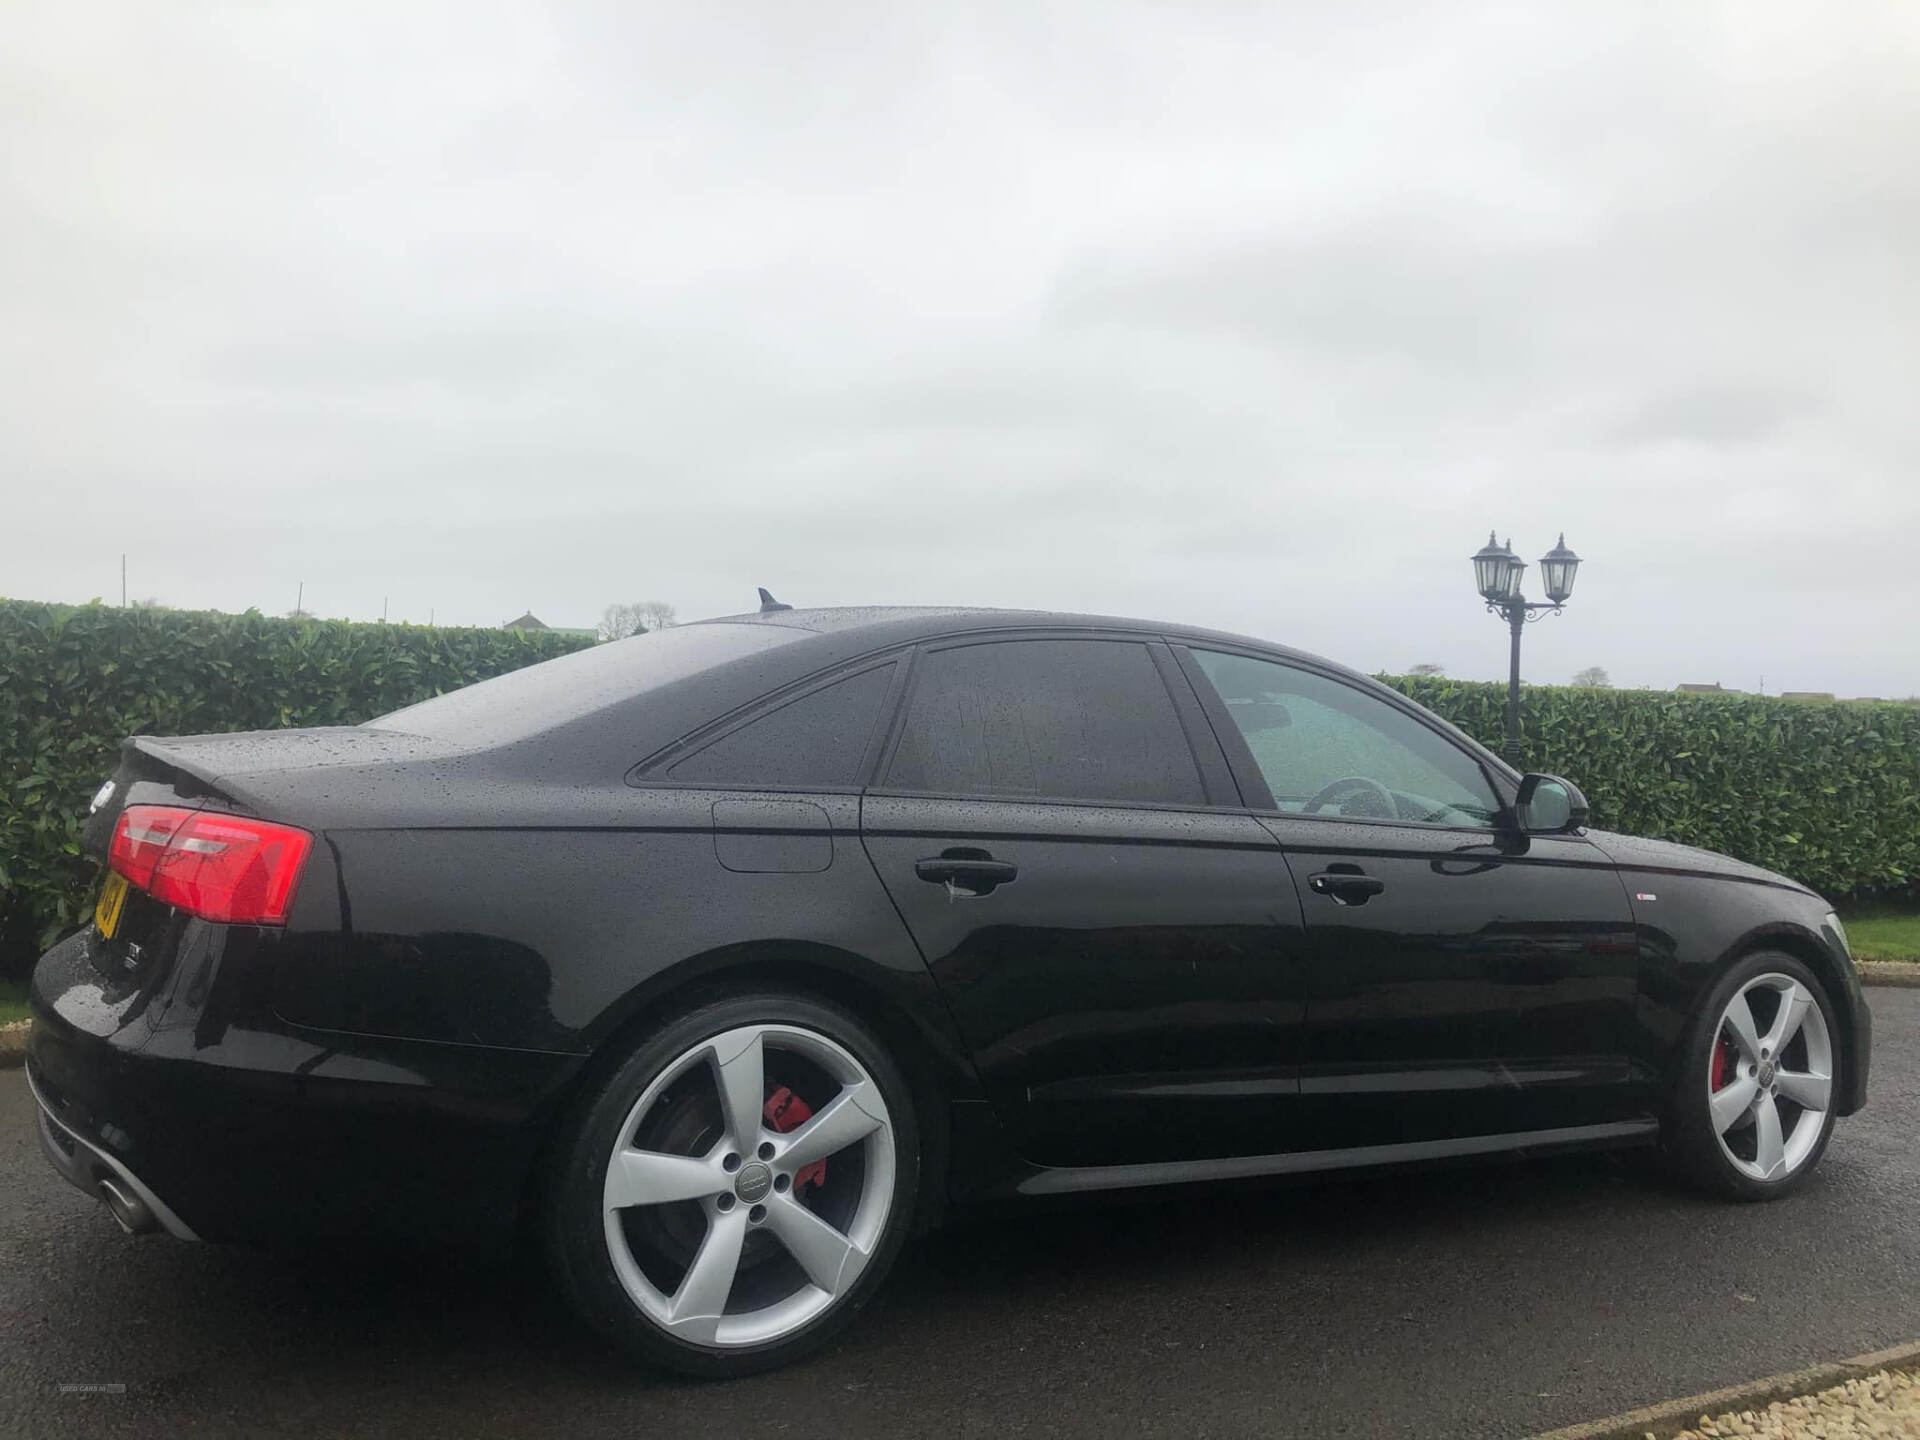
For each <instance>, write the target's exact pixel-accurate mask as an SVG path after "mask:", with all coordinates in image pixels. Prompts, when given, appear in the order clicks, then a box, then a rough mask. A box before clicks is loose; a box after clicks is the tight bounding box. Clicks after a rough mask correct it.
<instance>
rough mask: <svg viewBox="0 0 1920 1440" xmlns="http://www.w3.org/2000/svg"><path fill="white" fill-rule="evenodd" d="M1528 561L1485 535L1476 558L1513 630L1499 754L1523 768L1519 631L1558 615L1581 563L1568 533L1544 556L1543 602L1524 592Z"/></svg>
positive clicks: (1490, 599) (1492, 607) (1478, 576)
mask: <svg viewBox="0 0 1920 1440" xmlns="http://www.w3.org/2000/svg"><path fill="white" fill-rule="evenodd" d="M1526 568H1527V562H1526V561H1524V560H1522V559H1521V558H1520V557H1519V556H1518V555H1515V554H1514V553H1513V542H1512V541H1508V542H1507V543H1506V544H1504V545H1502V544H1500V543H1499V542H1498V541H1496V540H1495V539H1494V538H1493V535H1492V533H1491V532H1489V533H1488V535H1487V543H1486V545H1485V546H1484V547H1482V548H1481V550H1480V551H1479V552H1478V553H1477V554H1476V555H1474V557H1473V583H1474V586H1475V588H1477V589H1478V590H1479V591H1480V598H1481V599H1483V600H1485V601H1486V602H1487V609H1488V610H1489V611H1491V612H1492V613H1493V614H1495V615H1502V616H1505V617H1506V621H1507V624H1508V626H1509V627H1511V629H1512V631H1513V660H1512V665H1511V667H1510V669H1509V670H1508V673H1507V742H1506V744H1505V745H1504V746H1502V747H1501V754H1502V755H1504V756H1505V757H1506V760H1507V763H1508V764H1509V765H1512V766H1513V767H1514V768H1516V769H1518V768H1520V631H1521V628H1522V627H1523V626H1525V625H1526V623H1527V622H1528V621H1529V620H1538V619H1539V618H1540V617H1541V616H1542V615H1558V614H1559V613H1560V607H1561V606H1563V605H1565V604H1566V603H1567V597H1568V596H1569V595H1571V594H1572V593H1573V575H1574V572H1575V571H1576V570H1578V569H1579V568H1580V557H1579V556H1578V555H1576V554H1574V553H1573V551H1571V550H1569V549H1568V548H1567V537H1566V536H1565V535H1562V536H1561V537H1560V543H1559V544H1558V545H1555V546H1554V547H1553V549H1551V550H1549V551H1548V552H1547V553H1546V554H1544V555H1542V556H1541V557H1540V583H1541V585H1542V587H1544V588H1545V590H1546V592H1547V598H1546V599H1545V600H1543V601H1536V600H1529V599H1527V598H1526V596H1524V595H1522V594H1521V593H1520V575H1521V572H1522V571H1523V570H1525V569H1526Z"/></svg>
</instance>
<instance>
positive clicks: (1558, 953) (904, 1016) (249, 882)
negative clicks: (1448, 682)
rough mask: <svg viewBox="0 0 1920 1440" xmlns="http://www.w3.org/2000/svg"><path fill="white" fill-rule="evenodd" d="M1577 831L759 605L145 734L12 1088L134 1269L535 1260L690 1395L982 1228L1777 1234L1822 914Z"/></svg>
mask: <svg viewBox="0 0 1920 1440" xmlns="http://www.w3.org/2000/svg"><path fill="white" fill-rule="evenodd" d="M1586 822H1587V810H1586V803H1585V801H1584V800H1583V799H1582V797H1581V795H1580V792H1579V791H1578V790H1577V789H1576V788H1575V787H1574V785H1573V784H1572V783H1570V782H1569V781H1567V780H1564V779H1560V778H1557V777H1552V776H1543V775H1520V774H1517V773H1515V772H1514V771H1512V770H1511V769H1509V768H1508V767H1507V766H1506V765H1504V764H1503V763H1502V762H1501V761H1500V760H1499V759H1497V758H1496V757H1495V756H1494V755H1492V754H1490V753H1489V752H1488V751H1487V750H1485V749H1483V748H1482V747H1480V746H1479V745H1477V744H1475V743H1474V742H1473V741H1472V740H1470V739H1468V738H1467V737H1466V736H1465V735H1463V734H1461V733H1460V732H1458V731H1457V730H1454V729H1453V728H1451V727H1450V726H1448V725H1446V724H1445V723H1443V722H1442V721H1440V720H1438V719H1436V718H1435V717H1434V716H1432V715H1430V714H1428V713H1427V712H1426V711H1424V710H1422V709H1421V708H1420V707H1418V706H1417V705H1414V704H1412V703H1411V702H1409V701H1408V700H1406V699H1405V698H1403V697H1402V696H1400V695H1398V694H1395V693H1394V692H1392V691H1391V690H1388V689H1386V688H1385V687H1383V686H1381V685H1379V684H1376V683H1374V682H1373V681H1371V680H1368V679H1365V678H1364V677H1362V676H1360V675H1357V674H1354V673H1352V672H1350V671H1348V670H1345V669H1342V668H1340V667H1338V666H1335V665H1330V664H1328V663H1327V662H1325V661H1322V660H1316V659H1313V658H1312V657H1310V656H1306V655H1301V654H1298V653H1295V652H1293V651H1291V650H1285V649H1281V648H1279V647H1276V646H1273V645H1269V644H1265V643H1262V642H1259V641H1255V640H1248V639H1244V638H1241V637H1239V636H1234V635H1226V634H1219V633H1214V632H1209V631H1202V630H1194V629H1189V628H1184V627H1180V626H1174V625H1156V624H1147V623H1141V622H1137V621H1129V620H1113V619H1100V618H1088V617H1084V616H1071V615H1053V614H1039V613H1026V612H1010V611H992V610H897V609H875V610H860V609H851V610H817V611H805V610H789V609H785V608H778V609H774V608H768V609H766V610H764V611H763V613H760V614H751V615H742V616H737V617H733V618H729V619H723V620H713V621H705V622H702V623H699V624H693V625H687V626H683V627H680V628H676V629H668V630H664V631H660V632H657V633H654V634H649V635H644V636H639V637H636V638H634V639H630V640H622V641H618V642H615V643H612V644H606V645H601V646H598V647H596V648H594V649H591V650H587V651H584V652H582V653H579V654H575V655H570V656H568V657H566V658H564V659H560V660H554V661H551V662H549V663H547V664H544V665H538V666H534V667H533V668H531V669H527V670H523V671H520V672H518V673H516V674H512V675H508V676H504V677H502V678H500V679H497V680H491V681H488V682H486V683H485V684H481V685H475V686H472V687H471V688H469V689H465V690H460V691H456V692H454V693H451V694H447V695H442V696H439V697H438V698H436V699H432V700H429V701H426V702H425V703H424V704H420V705H415V706H413V707H412V708H410V709H406V710H401V711H398V712H396V713H394V714H391V715H387V716H385V717H383V718H381V719H378V720H375V721H372V722H371V723H369V724H366V725H362V726H358V727H353V728H338V729H320V730H281V731H263V732H255V733H249V734H235V735H200V736H189V737H185V738H179V739H159V738H155V737H153V736H145V735H142V736H136V737H134V738H133V739H131V740H129V741H127V742H126V745H125V749H124V757H123V759H122V762H121V764H120V768H119V770H118V772H117V773H116V774H115V775H114V776H113V777H112V779H111V781H110V782H109V783H108V784H107V785H105V786H103V787H102V789H101V791H100V793H99V795H98V796H97V797H96V800H95V810H94V813H93V815H92V817H91V819H90V820H89V821H88V824H87V830H86V842H87V844H88V846H89V847H90V848H91V849H92V850H93V851H94V852H95V853H97V854H98V855H99V856H100V857H101V858H102V859H103V861H104V881H103V884H102V887H101V890H100V895H99V902H98V906H97V908H96V910H95V912H94V917H93V923H92V924H91V925H90V926H89V927H88V928H87V929H86V930H84V931H82V932H81V933H79V934H76V935H73V936H71V937H70V938H68V939H67V940H65V941H63V942H62V943H61V944H59V945H58V946H56V947H55V948H54V949H53V950H51V951H49V952H48V953H47V955H46V956H44V957H43V958H42V959H41V961H40V963H39V966H38V969H37V971H36V973H35V976H34V982H33V993H32V1004H33V1008H34V1014H35V1023H34V1027H33V1032H32V1036H31V1039H30V1042H29V1052H28V1061H27V1064H28V1077H29V1079H30V1081H31V1083H32V1087H33V1092H34V1095H35V1096H36V1098H37V1101H38V1125H39V1130H40V1136H41V1140H42V1142H43V1144H44V1147H45V1150H46V1153H47V1155H48V1158H49V1159H50V1160H51V1161H52V1163H53V1164H54V1165H55V1166H56V1167H57V1168H58V1169H59V1170H60V1171H61V1173H62V1174H64V1175H65V1176H67V1177H68V1178H69V1179H71V1180H72V1181H73V1182H74V1183H76V1184H78V1185H80V1186H82V1187H83V1188H85V1189H86V1190H88V1191H89V1192H93V1193H97V1194H99V1195H100V1196H101V1197H102V1198H103V1199H104V1200H105V1201H106V1203H107V1205H108V1206H109V1208H110V1209H111V1210H112V1212H113V1214H114V1215H115V1216H116V1217H117V1218H118V1219H119V1221H120V1223H121V1224H122V1225H123V1226H125V1227H126V1228H127V1229H129V1230H134V1231H141V1230H155V1229H158V1230H165V1231H167V1232H169V1233H171V1234H173V1235H176V1236H179V1237H181V1238H184V1239H193V1238H201V1239H207V1240H215V1239H245V1238H262V1237H274V1238H278V1237H284V1236H288V1235H302V1234H305V1235H314V1234H321V1233H327V1234H332V1235H335V1236H339V1235H366V1234H371V1233H374V1232H378V1231H386V1232H393V1231H396V1230H398V1231H401V1232H407V1233H417V1234H422V1235H430V1236H433V1237H447V1236H457V1237H463V1238H470V1239H474V1240H480V1239H484V1238H487V1237H510V1236H514V1235H517V1234H523V1235H525V1236H526V1238H528V1239H529V1240H532V1241H535V1242H537V1244H538V1245H539V1246H541V1247H542V1248H543V1250H544V1253H545V1255H546V1256H547V1258H548V1261H549V1264H550V1268H551V1270H552V1273H553V1275H554V1277H555V1280H556V1282H557V1284H558V1286H559V1287H560V1289H561V1290H562V1291H563V1292H564V1294H565V1295H566V1296H567V1297H568V1299H569V1300H570V1302H571V1303H572V1304H573V1305H574V1306H575V1307H576V1308H577V1309H578V1310H579V1312H580V1313H581V1314H582V1315H584V1316H585V1317H586V1318H587V1319H588V1320H590V1321H591V1322H592V1323H593V1324H595V1325H597V1326H598V1327H599V1328H600V1329H601V1330H603V1331H604V1332H606V1333H607V1334H608V1335H609V1336H611V1337H613V1339H614V1340H616V1341H617V1342H619V1343H621V1344H623V1345H625V1346H627V1347H629V1348H630V1349H631V1350H632V1351H633V1352H635V1353H636V1354H638V1355H640V1356H642V1357H644V1358H646V1359H648V1360H650V1361H654V1362H658V1363H661V1364H664V1365H667V1366H672V1367H676V1368H678V1369H681V1370H684V1371H689V1372H693V1373H697V1374H703V1375H733V1374H740V1373H743V1372H746V1371H749V1370H753V1369H758V1368H761V1367H765V1366H769V1365H773V1364H777V1363H779V1362H781V1361H784V1360H787V1359H790V1358H792V1357H794V1356H796V1355H798V1354H800V1353H802V1352H804V1351H806V1350H808V1349H810V1348H811V1347H814V1346H817V1345H819V1344H821V1343H822V1342H823V1341H825V1340H826V1339H827V1338H828V1337H829V1336H831V1335H833V1334H834V1333H835V1332H836V1331H838V1330H839V1329H840V1328H841V1327H843V1326H844V1325H846V1324H847V1322H848V1321H849V1320H850V1319H851V1318H852V1317H853V1315H854V1314H855V1312H856V1311H858V1310H859V1308H860V1306H861V1305H862V1303H863V1302H864V1301H865V1300H867V1299H868V1298H869V1297H870V1296H871V1295H872V1294H873V1293H874V1291H875V1290H876V1288H877V1287H878V1286H879V1285H880V1284H881V1282H882V1280H883V1278H884V1276H885V1274H886V1271H887V1268H888V1266H889V1264H890V1263H891V1261H892V1260H893V1258H894V1256H895V1254H896V1253H897V1252H898V1250H899V1248H900V1246H901V1243H902V1241H903V1239H904V1238H905V1237H906V1236H907V1235H908V1234H909V1233H910V1232H911V1231H913V1230H914V1229H915V1228H916V1227H922V1226H925V1225H927V1224H930V1223H932V1222H934V1221H936V1220H937V1219H938V1218H939V1217H940V1215H941V1214H942V1213H943V1212H944V1211H945V1210H946V1209H947V1208H948V1207H950V1206H952V1205H955V1204H959V1203H965V1202H968V1201H972V1200H978V1199H983V1198H987V1197H995V1196H1031V1195H1048V1194H1060V1193H1063V1192H1074V1191H1099V1190H1112V1189H1122V1188H1128V1187H1140V1186H1156V1185H1170V1184H1176V1183H1180V1182H1185V1181H1204V1180H1222V1179H1231V1178H1236V1177H1251V1176H1271V1175H1280V1174H1287V1173H1297V1172H1305V1171H1319V1170H1333V1169H1340V1168H1346V1167H1361V1166H1367V1167H1372V1166H1381V1165H1388V1164H1395V1163H1402V1162H1409V1161H1422V1160H1433V1159H1439V1158H1446V1157H1458V1156H1468V1155H1487V1154H1496V1153H1503V1152H1504V1153H1522V1152H1524V1153H1529V1154H1532V1153H1538V1152H1541V1151H1546V1150H1554V1149H1562V1148H1568V1147H1579V1146H1626V1145H1649V1146H1658V1147H1660V1149H1661V1150H1663V1151H1664V1152H1665V1155H1666V1157H1667V1158H1668V1159H1669V1160H1670V1161H1671V1162H1672V1164H1673V1165H1674V1166H1675V1167H1676V1168H1678V1169H1679V1170H1680V1171H1682V1172H1683V1173H1684V1174H1686V1175H1688V1176H1690V1177H1691V1178H1692V1179H1693V1180H1694V1181H1695V1182H1697V1183H1700V1184H1704V1185H1706V1186H1709V1187H1711V1188H1714V1189H1717V1190H1719V1191H1720V1192H1722V1193H1724V1194H1726V1195H1729V1196H1734V1197H1739V1198H1744V1199H1759V1198H1765V1197H1769V1196H1775V1195H1780V1194H1782V1193H1784V1192H1786V1191H1788V1190H1790V1189H1792V1188H1793V1187H1794V1186H1796V1185H1798V1184H1799V1183H1801V1182H1802V1181H1804V1180H1805V1179H1806V1178H1807V1175H1808V1173H1809V1172H1810V1171H1811V1170H1812V1169H1813V1167H1814V1165H1815V1164H1816V1163H1817V1162H1818V1160H1819V1158H1820V1154H1821V1152H1822V1150H1823V1149H1824V1148H1825V1146H1826V1144H1827V1140H1828V1137H1829V1136H1830V1134H1831V1133H1832V1130H1833V1124H1834V1119H1835V1117H1836V1116H1840V1115H1846V1114H1849V1113H1851V1112H1853V1111H1855V1110H1857V1109H1858V1108H1859V1107H1860V1105H1861V1104H1862V1102H1863V1100H1864V1097H1865V1093H1866V1082H1867V1061H1868V1048H1869V1038H1870V1035H1869V1018H1868V1013H1867V1007H1866V1005H1865V1003H1864V1002H1863V1000H1862V996H1861V990H1860V984H1859V979H1858V976H1857V975H1856V973H1855V971H1854V968H1853V964H1852V962H1851V960H1850V959H1849V957H1848V952H1847V941H1846V936H1845V934H1844V932H1843V931H1842V929H1841V926H1840V923H1839V921H1838V920H1837V919H1836V918H1835V916H1834V915H1833V914H1832V912H1831V911H1830V910H1829V909H1828V907H1827V905H1826V903H1825V902H1824V901H1822V900H1821V899H1820V898H1819V897H1818V896H1816V895H1814V894H1812V893H1811V892H1810V891H1808V890H1807V889H1805V888H1804V887H1802V886H1800V885H1798V884H1796V883H1794V882H1793V881H1791V880H1788V879H1785V878H1783V877H1781V876H1779V875H1774V874H1770V873H1768V872H1767V871H1764V870H1759V869H1756V868H1754V867H1753V866H1750V865H1745V864H1742V863H1740V862H1738V861H1735V860H1731V859H1727V858H1725V857H1723V856H1719V855H1714V854H1709V853H1706V852H1703V851H1699V850H1691V849H1687V848H1684V847H1682V846H1679V845H1672V844H1663V843H1658V842H1655V841H1650V840H1642V839H1634V838H1632V837H1630V836H1626V835H1616V834H1608V833H1605V832H1602V831H1599V830H1594V829H1590V828H1588V825H1587V823H1586Z"/></svg>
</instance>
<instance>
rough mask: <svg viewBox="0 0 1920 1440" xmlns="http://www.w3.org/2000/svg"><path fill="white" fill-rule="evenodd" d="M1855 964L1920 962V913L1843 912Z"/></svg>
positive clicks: (1882, 911)
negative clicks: (1893, 961)
mask: <svg viewBox="0 0 1920 1440" xmlns="http://www.w3.org/2000/svg"><path fill="white" fill-rule="evenodd" d="M1840 919H1841V921H1842V922H1843V923H1844V924H1845V925H1846V927H1847V942H1848V944H1849V945H1851V946H1852V948H1853V958H1854V959H1856V960H1920V912H1916V911H1912V910H1855V911H1842V912H1841V914H1840Z"/></svg>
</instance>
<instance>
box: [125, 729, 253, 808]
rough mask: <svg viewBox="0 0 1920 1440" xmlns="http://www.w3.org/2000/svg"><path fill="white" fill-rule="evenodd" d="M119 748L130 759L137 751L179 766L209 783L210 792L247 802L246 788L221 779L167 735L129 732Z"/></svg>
mask: <svg viewBox="0 0 1920 1440" xmlns="http://www.w3.org/2000/svg"><path fill="white" fill-rule="evenodd" d="M120 752H121V754H122V755H123V756H125V757H127V758H128V759H131V758H132V757H133V756H135V755H144V756H146V757H147V758H148V759H149V760H158V761H159V762H160V763H161V764H163V765H165V766H167V767H168V768H169V769H171V770H177V771H179V772H180V773H181V774H182V775H187V776H190V777H192V778H193V779H195V780H198V781H199V782H200V783H201V784H202V785H204V786H206V787H207V791H208V793H209V794H212V795H214V796H217V797H218V798H220V799H223V800H230V801H233V802H236V803H238V804H243V805H244V804H246V803H248V797H247V795H246V793H245V792H244V791H243V790H241V789H240V788H239V787H238V786H236V785H234V784H233V783H232V782H231V781H228V780H225V779H222V777H221V776H220V775H219V774H218V773H216V772H215V771H214V770H213V769H212V768H211V767H209V766H206V765H201V764H197V763H196V762H194V761H193V760H191V759H189V758H188V756H189V754H190V753H191V752H188V751H184V750H182V749H181V748H180V747H179V746H177V745H171V744H169V743H168V739H167V737H165V736H161V735H129V736H128V737H127V738H126V739H125V740H122V741H121V742H120Z"/></svg>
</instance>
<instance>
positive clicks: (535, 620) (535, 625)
mask: <svg viewBox="0 0 1920 1440" xmlns="http://www.w3.org/2000/svg"><path fill="white" fill-rule="evenodd" d="M500 628H501V629H502V630H546V629H548V628H550V627H549V626H548V624H547V622H546V621H544V620H542V619H541V618H540V617H539V616H538V615H536V614H534V613H533V612H532V611H531V610H529V611H528V612H527V613H526V614H524V615H522V616H521V617H520V618H519V619H518V620H509V621H507V623H506V624H504V625H502V626H501V627H500Z"/></svg>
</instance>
